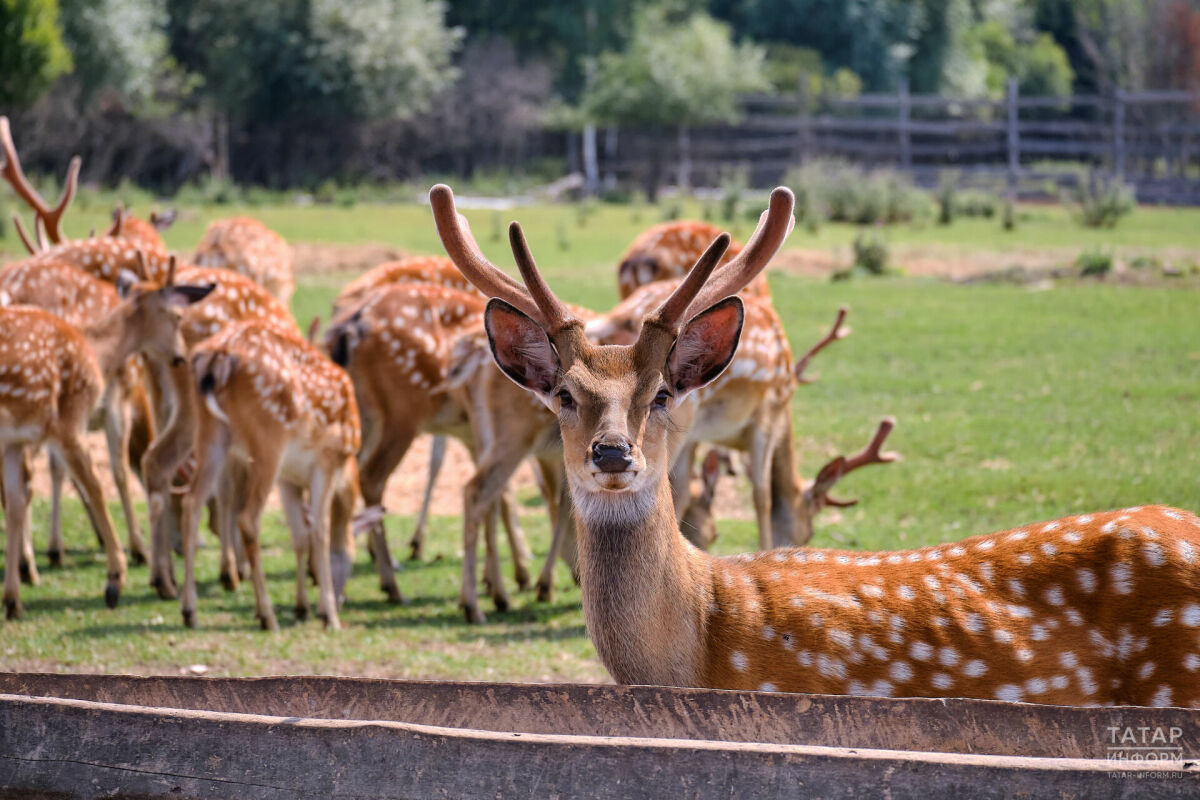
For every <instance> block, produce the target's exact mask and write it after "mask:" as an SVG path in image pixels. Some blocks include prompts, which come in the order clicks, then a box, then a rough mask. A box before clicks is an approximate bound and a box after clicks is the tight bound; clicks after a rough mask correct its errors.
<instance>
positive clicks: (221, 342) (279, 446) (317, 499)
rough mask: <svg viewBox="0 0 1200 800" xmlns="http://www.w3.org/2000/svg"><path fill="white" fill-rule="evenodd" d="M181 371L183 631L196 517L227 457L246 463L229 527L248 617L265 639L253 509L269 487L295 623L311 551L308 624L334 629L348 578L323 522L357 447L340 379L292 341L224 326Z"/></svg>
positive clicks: (303, 609) (190, 607)
mask: <svg viewBox="0 0 1200 800" xmlns="http://www.w3.org/2000/svg"><path fill="white" fill-rule="evenodd" d="M190 365H191V369H192V375H193V380H194V383H195V386H196V391H197V392H198V395H199V402H198V403H197V404H196V405H197V412H198V413H197V424H196V436H195V451H196V459H197V465H196V470H195V475H194V477H193V478H192V482H191V485H190V486H189V487H188V491H187V494H185V495H184V498H183V514H182V530H183V542H184V565H185V566H184V588H183V592H182V593H181V610H182V613H183V620H184V623H185V624H186V625H188V626H194V625H195V623H196V601H197V596H196V577H195V558H196V535H197V529H198V526H199V511H200V509H201V507H202V506H203V504H204V502H205V501H206V500H207V498H208V496H209V495H210V494H212V492H213V490H214V489H215V488H216V484H217V480H218V478H219V477H220V474H221V470H222V467H223V466H224V463H225V461H226V459H227V458H228V457H229V455H230V454H231V453H232V452H234V451H235V450H236V451H239V452H240V453H243V454H244V455H245V459H246V462H247V463H248V464H249V468H248V469H247V481H248V483H247V486H246V488H245V500H244V505H243V506H242V508H241V509H240V511H239V512H238V516H237V524H238V529H239V530H240V532H241V535H242V544H243V547H244V549H245V552H246V557H247V559H248V560H249V562H250V571H251V576H252V579H253V582H254V598H255V616H256V617H257V618H258V620H259V622H260V623H261V625H262V627H263V628H264V629H265V630H272V631H273V630H278V628H279V624H278V622H277V621H276V618H275V611H274V608H273V607H272V605H271V600H270V597H269V596H268V594H267V586H266V578H265V575H264V573H263V565H262V559H261V556H260V552H259V540H258V531H259V522H260V518H261V516H262V511H263V507H264V506H265V504H266V501H267V496H268V494H269V493H270V491H271V486H272V485H273V484H278V488H279V493H280V499H281V500H282V502H283V507H284V513H285V516H286V517H287V521H288V527H289V528H290V529H291V531H292V540H293V547H294V549H295V551H296V561H297V563H296V569H297V596H296V609H297V616H299V617H303V616H305V615H306V614H307V609H308V601H307V596H306V594H305V592H304V589H305V586H304V576H305V575H306V573H307V566H308V559H309V556H308V550H309V547H311V548H312V551H313V554H314V556H313V559H312V560H313V562H314V564H315V569H316V577H317V585H318V588H319V600H318V603H317V615H318V616H319V617H320V618H321V619H323V620H324V621H325V624H326V626H327V627H328V628H331V629H336V628H339V627H340V623H339V620H338V602H337V597H338V596H339V595H340V594H341V593H342V589H343V587H344V586H345V583H346V580H347V578H348V577H349V574H350V560H349V553H348V551H347V550H346V542H345V541H344V538H343V541H342V542H341V543H340V544H341V546H340V547H339V548H338V549H336V550H335V551H334V552H333V553H332V555H331V550H330V544H331V542H330V514H331V508H332V502H333V497H334V494H335V493H336V492H337V491H338V490H339V489H340V488H342V487H343V486H344V481H345V480H346V478H347V477H348V476H347V475H346V474H345V467H346V464H347V462H348V461H349V460H351V459H352V458H353V457H354V455H355V454H356V453H357V452H358V449H359V445H360V443H361V432H360V428H359V419H358V406H357V404H356V403H355V400H354V387H353V386H352V385H351V383H350V378H349V376H347V375H346V373H345V371H343V370H342V369H341V368H339V367H337V366H336V365H334V364H333V363H332V362H331V361H330V360H329V359H328V358H326V357H325V355H324V354H323V353H321V352H320V351H319V350H318V349H317V348H315V347H314V346H313V345H311V344H309V343H308V342H306V341H304V340H303V339H302V338H300V337H298V336H293V335H290V334H289V333H287V332H285V331H281V330H280V329H279V327H278V326H275V325H270V324H263V323H262V322H258V321H247V322H241V323H237V324H234V325H230V326H228V327H226V328H224V329H223V330H221V331H220V332H219V333H217V334H216V335H215V336H212V337H210V338H208V339H206V340H205V341H203V342H201V343H200V344H198V345H197V346H196V347H194V348H193V349H192V352H191V355H190ZM306 491H307V492H308V494H309V503H308V506H307V507H308V511H307V512H306V510H305V506H306V504H305V502H304V493H305V492H306Z"/></svg>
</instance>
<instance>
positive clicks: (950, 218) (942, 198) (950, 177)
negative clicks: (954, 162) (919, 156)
mask: <svg viewBox="0 0 1200 800" xmlns="http://www.w3.org/2000/svg"><path fill="white" fill-rule="evenodd" d="M935 199H936V200H937V206H938V224H939V225H949V224H950V223H951V222H954V217H955V216H957V215H958V172H957V171H951V172H944V173H942V174H941V176H940V177H939V178H938V185H937V193H936V195H935Z"/></svg>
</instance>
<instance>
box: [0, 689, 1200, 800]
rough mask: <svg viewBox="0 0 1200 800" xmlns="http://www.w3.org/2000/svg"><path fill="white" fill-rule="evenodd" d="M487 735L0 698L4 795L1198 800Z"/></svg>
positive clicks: (1099, 786)
mask: <svg viewBox="0 0 1200 800" xmlns="http://www.w3.org/2000/svg"><path fill="white" fill-rule="evenodd" d="M1170 769H1171V771H1170V772H1169V773H1167V774H1168V775H1170V777H1167V778H1159V779H1155V778H1152V777H1151V776H1154V775H1158V774H1160V773H1162V772H1163V767H1162V766H1160V765H1157V764H1154V765H1147V764H1118V763H1113V762H1106V761H1096V760H1083V759H1042V758H1014V757H1007V756H978V755H958V754H944V753H913V752H897V751H888V750H866V749H860V750H856V749H847V748H827V747H812V746H796V745H769V744H742V743H729V742H709V741H683V740H665V739H654V738H604V737H595V736H554V735H544V734H529V733H496V732H489V731H478V730H462V729H453V728H439V727H433V726H424V725H410V724H403V723H396V722H378V721H367V722H364V721H359V720H318V719H296V718H284V717H272V716H260V715H252V714H229V713H218V712H209V711H185V710H175V711H171V712H169V713H164V712H163V711H162V710H161V709H154V708H146V707H139V706H122V705H114V704H105V703H93V702H87V701H80V700H61V699H49V698H28V697H21V696H14V695H0V788H2V789H3V791H4V796H6V797H36V796H40V797H45V796H48V795H53V794H54V793H62V794H64V795H66V796H71V797H95V796H111V795H118V794H119V795H121V796H126V797H128V796H136V797H145V798H151V797H192V798H237V800H276V798H285V797H286V798H293V797H299V798H317V797H320V798H330V797H379V798H451V797H453V798H467V799H468V800H470V798H495V797H559V796H576V795H579V794H581V793H582V794H586V795H588V796H595V797H606V798H615V799H617V800H623V799H628V800H640V799H642V798H646V799H649V798H654V800H659V799H660V798H662V797H663V796H669V797H672V798H674V797H680V798H695V799H696V800H700V799H701V798H718V797H720V798H728V797H731V796H733V797H795V796H801V795H803V796H806V797H830V798H833V797H846V798H850V797H859V796H862V795H864V794H867V793H869V794H872V795H885V796H889V797H892V798H921V799H922V800H934V799H936V798H961V797H972V798H981V799H986V798H1007V797H1014V796H1029V797H1033V796H1037V797H1060V798H1076V797H1111V798H1123V797H1130V798H1132V797H1139V798H1153V797H1162V798H1182V797H1194V796H1195V793H1196V792H1197V791H1198V790H1200V772H1198V770H1200V767H1198V766H1197V764H1196V763H1195V762H1189V763H1178V764H1176V763H1172V764H1171V765H1170Z"/></svg>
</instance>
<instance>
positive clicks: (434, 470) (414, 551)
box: [408, 436, 446, 561]
mask: <svg viewBox="0 0 1200 800" xmlns="http://www.w3.org/2000/svg"><path fill="white" fill-rule="evenodd" d="M445 460H446V437H445V436H434V437H433V444H432V446H431V447H430V449H429V477H428V479H427V480H426V481H425V494H424V496H423V497H422V498H421V511H420V513H418V514H417V524H416V527H415V528H413V535H412V539H411V540H410V541H409V543H408V546H409V548H410V550H411V552H410V553H409V556H408V558H409V560H410V561H420V560H422V559H423V558H425V533H426V526H427V524H428V520H429V504H430V503H431V502H433V487H434V484H435V483H437V476H438V473H439V472H441V471H442V464H443V463H444V462H445Z"/></svg>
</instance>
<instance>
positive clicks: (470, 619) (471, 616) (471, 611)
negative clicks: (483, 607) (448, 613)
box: [463, 606, 487, 625]
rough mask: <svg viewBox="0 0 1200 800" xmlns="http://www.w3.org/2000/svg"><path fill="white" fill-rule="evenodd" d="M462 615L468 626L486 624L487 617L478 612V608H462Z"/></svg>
mask: <svg viewBox="0 0 1200 800" xmlns="http://www.w3.org/2000/svg"><path fill="white" fill-rule="evenodd" d="M463 615H464V616H465V617H466V618H467V624H468V625H482V624H484V623H485V622H487V617H485V616H484V615H483V612H482V611H480V610H479V606H463Z"/></svg>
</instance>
